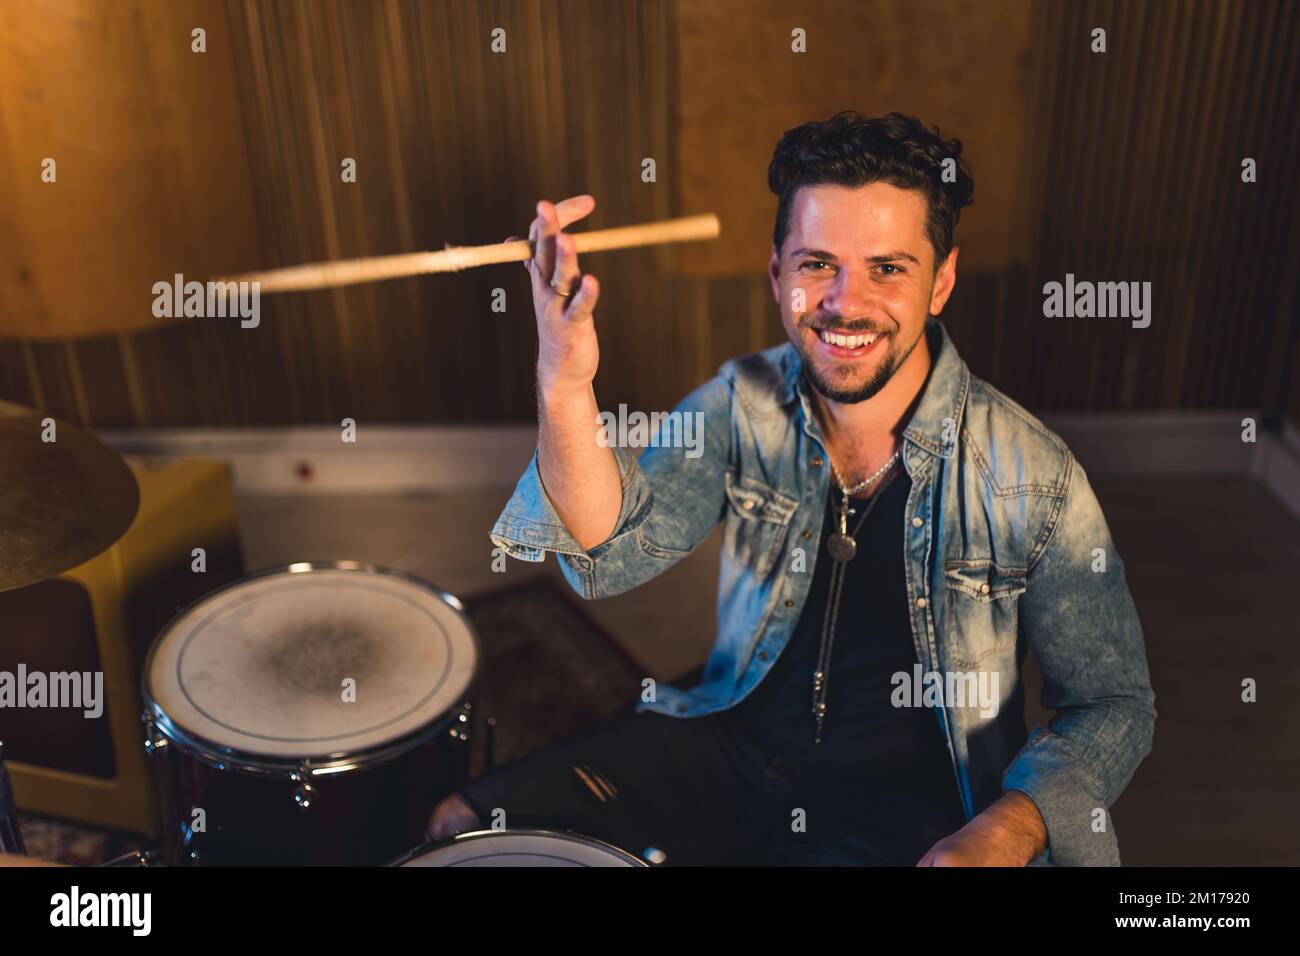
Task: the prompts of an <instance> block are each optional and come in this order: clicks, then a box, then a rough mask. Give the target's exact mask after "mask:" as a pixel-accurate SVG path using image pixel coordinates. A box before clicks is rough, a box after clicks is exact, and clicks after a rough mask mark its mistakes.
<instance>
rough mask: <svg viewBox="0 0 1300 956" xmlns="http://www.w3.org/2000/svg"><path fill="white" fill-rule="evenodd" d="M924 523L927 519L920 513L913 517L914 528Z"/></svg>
mask: <svg viewBox="0 0 1300 956" xmlns="http://www.w3.org/2000/svg"><path fill="white" fill-rule="evenodd" d="M923 524H925V519H923V518H922V517H921V516H920V515H917V516H916V517H915V518H913V519H912V527H913V528H919V527H921V526H922V525H923Z"/></svg>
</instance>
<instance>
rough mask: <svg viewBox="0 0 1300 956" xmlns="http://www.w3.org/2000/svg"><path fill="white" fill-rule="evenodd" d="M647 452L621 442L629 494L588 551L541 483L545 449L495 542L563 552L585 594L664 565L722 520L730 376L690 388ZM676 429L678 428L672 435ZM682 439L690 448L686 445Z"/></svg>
mask: <svg viewBox="0 0 1300 956" xmlns="http://www.w3.org/2000/svg"><path fill="white" fill-rule="evenodd" d="M678 413H680V417H678V418H676V419H675V422H676V423H685V422H687V420H688V419H687V416H690V419H689V422H690V424H689V425H688V426H682V425H681V424H678V425H677V426H676V427H674V428H673V429H671V430H665V431H661V432H660V433H659V435H658V438H659V439H660V440H661V441H663V442H664V443H663V444H658V445H656V444H653V443H652V444H651V446H650V447H648V448H646V449H645V451H644V453H643V454H642V455H641V456H640V458H639V459H638V458H637V456H636V455H635V454H634V453H633V452H632V451H630V450H629V449H627V448H624V447H619V446H618V445H613V452H614V455H615V458H616V459H617V461H618V470H619V480H620V484H621V485H622V490H623V501H622V504H621V506H620V508H619V513H618V520H617V522H616V524H615V526H614V530H613V532H612V533H611V534H610V536H609V538H607V539H606V540H605V541H603V542H601V543H600V544H598V545H596V546H595V547H593V548H591V549H590V550H584V549H583V548H582V547H581V546H580V545H579V544H578V542H577V541H576V540H575V539H574V537H573V535H571V534H570V533H569V530H568V529H567V528H566V527H565V526H564V522H563V521H562V520H561V518H560V516H559V514H557V513H556V511H555V506H554V505H552V504H551V500H550V498H549V497H548V496H547V494H546V489H545V487H543V484H542V477H541V472H540V470H539V469H538V465H537V453H536V451H534V453H533V457H532V460H531V461H530V462H529V464H528V468H527V470H526V471H525V472H524V474H523V477H522V478H520V479H519V483H518V484H517V485H516V486H515V491H514V494H513V495H512V496H511V498H510V500H509V502H507V504H506V507H505V510H504V511H503V512H502V513H501V516H500V517H499V518H498V519H497V521H496V524H495V525H494V526H493V528H492V532H491V538H492V542H493V543H494V544H495V545H496V546H497V547H499V548H502V549H503V550H505V552H506V553H507V554H509V555H510V556H512V557H515V558H518V559H520V560H524V561H541V560H543V559H544V558H545V556H546V552H548V551H551V552H554V553H555V554H556V555H557V557H558V558H559V559H560V567H561V570H562V571H563V572H564V577H565V579H566V580H567V581H568V582H569V584H570V585H571V586H572V587H573V589H574V590H575V591H577V592H578V593H579V594H580V595H582V596H583V597H584V598H602V597H610V596H612V595H615V594H621V593H623V592H624V591H628V590H630V589H632V588H634V587H636V586H637V585H639V584H641V583H643V582H645V581H648V580H650V579H651V578H653V577H655V576H656V575H658V574H661V573H663V572H664V571H666V570H668V568H670V567H672V565H674V564H676V563H677V562H678V561H680V560H681V559H682V558H684V557H685V556H686V555H688V554H690V552H691V550H692V549H693V548H694V547H695V546H696V545H697V544H699V542H700V541H702V540H703V539H704V538H705V537H706V536H707V535H708V533H709V532H710V531H711V530H712V529H713V528H714V526H715V525H717V523H718V522H719V521H720V520H721V519H722V513H723V504H724V501H725V494H726V492H725V483H724V482H725V477H724V476H725V473H726V469H727V467H728V462H729V461H730V458H731V434H732V427H731V385H730V383H729V382H728V381H726V380H725V379H723V378H722V377H715V378H713V379H711V380H710V381H708V382H706V383H705V384H703V385H701V386H700V387H699V388H697V389H696V390H695V391H693V392H691V393H690V394H689V395H687V396H686V397H685V398H684V399H682V401H681V402H679V403H678V405H677V407H676V408H675V409H674V410H673V413H672V415H678ZM670 436H676V440H674V441H673V442H672V443H671V444H669V443H668V442H667V439H668V438H669V437H670ZM683 440H686V441H689V444H690V447H683Z"/></svg>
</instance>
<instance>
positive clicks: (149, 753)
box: [140, 711, 167, 757]
mask: <svg viewBox="0 0 1300 956" xmlns="http://www.w3.org/2000/svg"><path fill="white" fill-rule="evenodd" d="M140 720H141V721H143V722H144V752H145V756H146V757H157V756H158V755H160V754H164V753H166V752H167V737H166V735H165V734H160V733H159V732H158V725H157V724H156V723H154V720H153V717H152V716H150V714H149V712H148V711H145V712H144V713H142V714H141V715H140Z"/></svg>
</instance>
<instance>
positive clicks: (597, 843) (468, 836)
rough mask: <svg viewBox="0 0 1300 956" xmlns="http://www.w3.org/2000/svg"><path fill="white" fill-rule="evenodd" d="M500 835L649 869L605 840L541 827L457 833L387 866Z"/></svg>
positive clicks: (419, 848)
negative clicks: (577, 848) (545, 840)
mask: <svg viewBox="0 0 1300 956" xmlns="http://www.w3.org/2000/svg"><path fill="white" fill-rule="evenodd" d="M502 835H514V836H540V837H550V838H552V839H556V838H558V839H563V840H567V841H568V842H570V843H582V844H584V845H586V846H594V847H598V848H600V849H602V850H608V851H610V852H611V853H612V854H613V855H614V856H616V857H623V858H624V859H626V860H629V861H631V863H632V865H633V866H639V867H645V868H647V869H648V868H649V867H650V864H649V863H647V862H646V861H645V860H643V859H641V858H640V857H639V856H636V855H635V854H632V853H629V852H628V851H627V850H624V849H623V848H622V847H619V846H615V845H614V844H612V843H609V842H607V841H605V840H600V839H597V838H596V837H593V836H588V835H587V834H585V833H575V832H574V831H573V830H547V829H544V828H542V827H507V828H506V829H504V830H468V831H466V832H465V833H457V834H456V835H455V836H453V837H448V838H446V839H443V840H434V841H432V842H430V843H424V844H421V845H420V846H418V847H416V848H415V849H414V850H411V851H410V852H409V853H403V854H402V855H401V856H399V857H398V858H397V859H396V860H393V861H392V862H391V863H389V864H387V865H388V866H405V865H406V864H407V863H409V862H410V861H411V860H414V859H416V858H417V857H420V856H423V855H425V854H426V853H432V852H433V851H435V850H444V849H446V848H447V847H449V846H453V845H455V844H457V843H472V842H474V841H475V840H479V839H482V838H484V837H500V836H502Z"/></svg>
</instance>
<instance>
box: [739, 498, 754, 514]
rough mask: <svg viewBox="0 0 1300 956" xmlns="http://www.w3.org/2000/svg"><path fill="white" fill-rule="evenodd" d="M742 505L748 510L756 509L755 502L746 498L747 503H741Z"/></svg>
mask: <svg viewBox="0 0 1300 956" xmlns="http://www.w3.org/2000/svg"><path fill="white" fill-rule="evenodd" d="M741 507H742V508H744V509H745V510H746V511H753V510H754V502H752V501H749V500H746V501H745V503H744V504H743V505H741Z"/></svg>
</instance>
